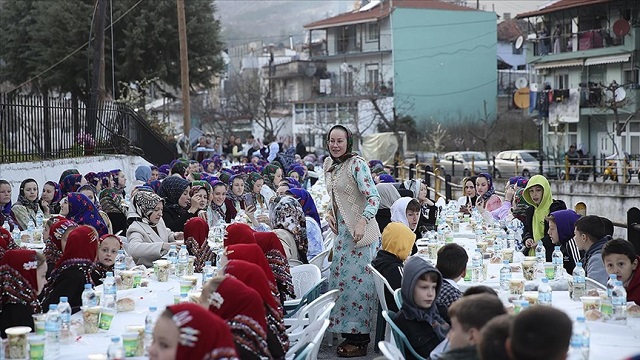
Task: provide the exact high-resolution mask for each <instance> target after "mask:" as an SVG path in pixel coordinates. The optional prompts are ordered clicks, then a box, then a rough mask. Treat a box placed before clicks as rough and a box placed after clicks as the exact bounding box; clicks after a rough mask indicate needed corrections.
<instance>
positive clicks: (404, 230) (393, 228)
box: [371, 222, 416, 312]
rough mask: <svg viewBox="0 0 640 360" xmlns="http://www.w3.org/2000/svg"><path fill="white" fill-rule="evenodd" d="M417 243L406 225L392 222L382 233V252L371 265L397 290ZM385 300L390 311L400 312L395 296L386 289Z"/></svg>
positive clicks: (414, 235) (379, 252)
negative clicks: (406, 262) (405, 265)
mask: <svg viewBox="0 0 640 360" xmlns="http://www.w3.org/2000/svg"><path fill="white" fill-rule="evenodd" d="M415 241H416V234H414V233H413V232H412V231H411V229H409V228H408V227H407V226H406V225H404V224H402V223H399V222H391V223H389V225H387V227H385V229H384V231H383V232H382V250H380V251H378V255H376V257H375V259H373V261H371V265H372V266H373V267H374V268H375V269H376V270H378V272H379V273H380V274H381V275H382V276H384V278H385V279H387V281H388V282H389V285H391V287H392V288H393V289H394V290H395V289H399V288H400V285H401V284H402V272H403V268H404V261H405V260H406V259H407V257H409V254H410V253H411V248H412V247H413V244H414V243H415ZM385 300H386V301H387V306H388V307H389V310H392V311H395V312H397V311H398V306H397V305H396V302H395V300H394V298H393V294H392V293H391V292H389V291H388V290H387V289H385Z"/></svg>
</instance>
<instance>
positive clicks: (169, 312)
mask: <svg viewBox="0 0 640 360" xmlns="http://www.w3.org/2000/svg"><path fill="white" fill-rule="evenodd" d="M149 358H151V359H178V360H183V359H193V360H238V359H240V358H239V357H238V354H237V353H236V348H235V344H234V342H233V336H232V335H231V330H230V329H229V326H228V325H227V323H226V322H225V321H224V320H223V319H221V318H220V317H219V316H217V315H215V314H213V313H212V312H211V311H209V310H207V309H205V308H203V307H202V306H200V305H198V304H191V303H184V304H178V305H171V306H167V308H166V309H165V310H164V312H162V315H160V317H159V318H158V321H156V325H155V327H154V328H153V342H152V343H151V346H150V347H149Z"/></svg>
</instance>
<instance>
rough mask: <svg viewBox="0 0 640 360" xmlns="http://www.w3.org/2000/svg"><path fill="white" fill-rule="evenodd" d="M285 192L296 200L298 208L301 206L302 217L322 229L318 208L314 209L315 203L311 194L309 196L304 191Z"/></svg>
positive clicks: (291, 190) (290, 190) (292, 190)
mask: <svg viewBox="0 0 640 360" xmlns="http://www.w3.org/2000/svg"><path fill="white" fill-rule="evenodd" d="M287 191H288V192H289V193H291V195H293V197H295V198H296V199H297V200H298V202H299V203H300V206H302V210H303V211H304V215H305V216H308V217H310V218H312V219H313V220H315V221H316V222H317V223H318V226H319V227H320V228H321V229H322V224H321V223H320V215H319V214H318V208H317V207H316V202H315V201H314V200H313V197H312V196H311V194H309V192H308V191H307V190H305V189H289V190H287Z"/></svg>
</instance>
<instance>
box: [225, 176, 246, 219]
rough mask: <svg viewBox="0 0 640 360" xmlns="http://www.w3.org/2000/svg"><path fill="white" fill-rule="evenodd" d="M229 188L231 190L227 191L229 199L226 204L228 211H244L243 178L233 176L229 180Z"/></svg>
mask: <svg viewBox="0 0 640 360" xmlns="http://www.w3.org/2000/svg"><path fill="white" fill-rule="evenodd" d="M229 188H230V190H229V191H227V198H226V200H225V201H224V203H225V205H226V206H227V209H231V208H234V209H235V210H236V213H237V212H238V211H240V210H241V209H244V198H243V197H242V195H243V194H244V179H242V176H241V175H233V176H231V177H230V178H229ZM234 218H235V216H234ZM232 219H233V218H232Z"/></svg>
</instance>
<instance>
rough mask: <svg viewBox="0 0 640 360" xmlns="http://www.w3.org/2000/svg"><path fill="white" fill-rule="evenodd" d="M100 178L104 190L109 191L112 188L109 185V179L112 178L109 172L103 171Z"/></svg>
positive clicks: (99, 175) (99, 174)
mask: <svg viewBox="0 0 640 360" xmlns="http://www.w3.org/2000/svg"><path fill="white" fill-rule="evenodd" d="M98 178H99V179H100V184H101V185H102V190H104V189H108V188H110V187H111V184H109V178H111V173H110V172H108V171H102V172H99V173H98Z"/></svg>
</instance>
